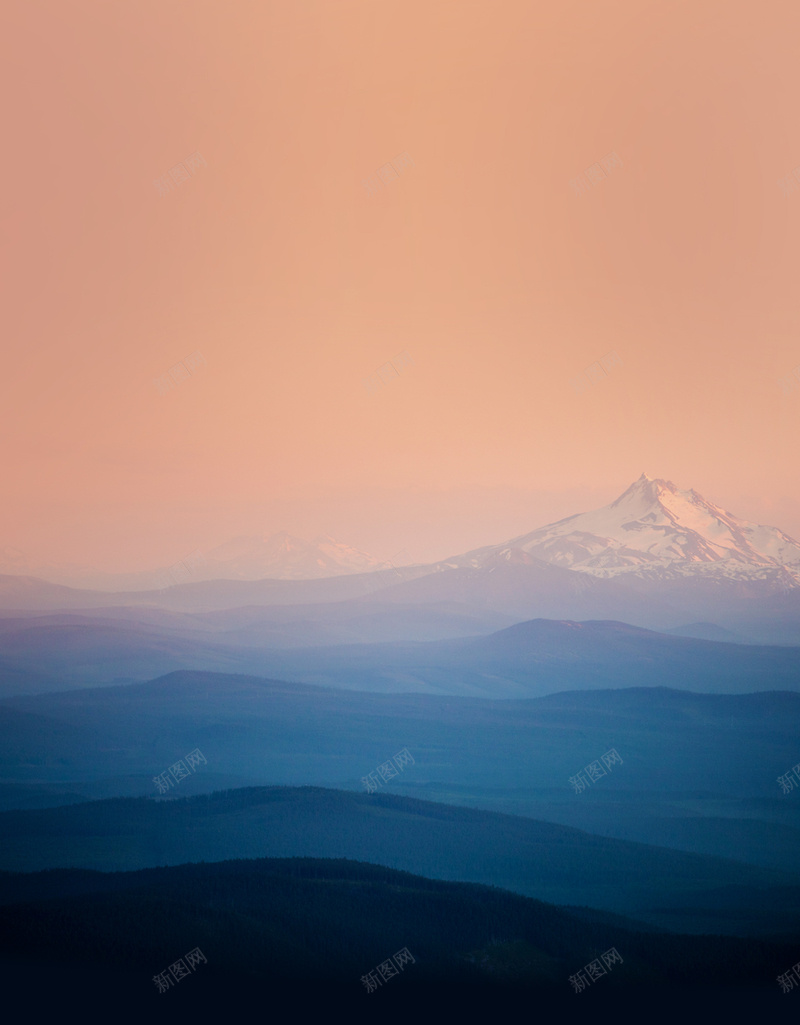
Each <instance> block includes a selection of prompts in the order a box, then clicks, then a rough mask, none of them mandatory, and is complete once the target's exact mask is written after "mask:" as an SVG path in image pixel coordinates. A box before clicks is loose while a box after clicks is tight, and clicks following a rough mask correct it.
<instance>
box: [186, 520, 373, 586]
mask: <svg viewBox="0 0 800 1025" xmlns="http://www.w3.org/2000/svg"><path fill="white" fill-rule="evenodd" d="M387 566H388V564H387V563H384V562H380V561H379V560H378V559H376V558H374V557H373V556H372V555H368V554H367V553H366V552H362V551H360V550H359V549H357V548H353V547H351V546H350V545H347V544H343V543H342V542H341V541H337V540H336V539H335V538H332V537H331V536H330V535H329V534H323V535H322V536H321V537H318V538H315V539H314V540H313V541H304V540H303V539H302V538H299V537H294V536H293V535H291V534H288V533H287V532H286V531H281V532H280V533H278V534H272V535H270V536H269V537H258V536H255V537H237V538H233V539H232V540H231V541H227V542H225V543H224V544H222V545H219V546H218V547H217V548H212V549H211V551H209V552H206V553H205V564H204V565H203V567H202V570H201V571H200V572H198V573H197V577H198V578H205V579H212V578H213V579H218V580H261V579H264V578H266V577H270V578H272V579H275V580H311V579H316V578H319V577H332V576H342V575H345V574H348V573H368V572H369V571H370V570H378V569H386V568H387Z"/></svg>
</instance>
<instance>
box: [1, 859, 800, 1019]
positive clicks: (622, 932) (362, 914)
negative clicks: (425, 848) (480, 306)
mask: <svg viewBox="0 0 800 1025" xmlns="http://www.w3.org/2000/svg"><path fill="white" fill-rule="evenodd" d="M0 902H2V903H1V904H0V959H1V960H0V965H1V966H2V968H3V969H5V971H6V972H7V973H8V974H9V977H10V976H11V975H12V973H13V977H14V981H15V983H16V985H17V986H24V987H25V988H26V1001H25V1006H26V1009H27V1014H28V1015H30V1014H31V1012H34V1015H33V1016H34V1019H35V1020H39V1019H40V1018H43V1017H44V1015H45V1013H46V1012H49V1013H52V1012H55V1011H57V1010H58V1009H60V1008H62V1007H63V1006H64V1005H65V1004H66V1003H72V1001H73V1000H75V999H76V998H77V999H79V1000H80V1008H81V1014H82V1016H83V1017H84V1020H92V1021H94V1020H100V1019H99V1014H100V1013H102V1014H104V1016H107V1017H113V1018H114V1020H123V1021H132V1020H135V1018H134V1015H137V1014H138V1015H141V1014H142V1013H144V1014H146V1015H147V1017H148V1019H149V1020H152V1019H153V1018H155V1020H158V1021H161V1020H167V1018H169V1020H172V1021H174V1020H175V1019H176V1016H177V1018H178V1020H181V1019H182V1018H183V1016H184V1015H186V1014H188V1013H189V1012H190V1011H191V1012H194V1013H197V1012H198V1011H201V1012H202V1014H203V1018H202V1019H201V1020H207V1019H208V1015H209V1012H210V1011H211V1010H212V1009H213V1010H223V1009H225V1008H226V1007H227V1010H228V1014H227V1016H226V1019H225V1020H230V1006H231V1003H232V1002H233V1003H234V1005H236V1006H238V1007H239V1008H241V1010H242V1011H244V1010H245V1008H247V1007H248V1004H249V1001H251V1000H253V999H255V1000H260V1001H261V1002H262V1003H263V1002H264V1001H269V1002H270V1003H272V1002H273V1001H274V1000H275V998H276V997H277V998H279V999H282V1000H287V999H291V1001H292V1003H291V1007H292V1009H293V1013H294V1014H296V1015H297V1016H299V1019H300V1020H301V1021H303V1020H308V1018H309V1012H310V1011H311V1009H314V1010H318V1009H319V1010H321V1009H323V1008H324V1010H325V1012H326V1015H327V1017H330V1016H331V1014H333V1017H334V1018H335V1019H338V1018H339V1017H340V1015H341V1014H343V1013H346V1014H347V1016H348V1018H350V1017H351V1016H352V1015H356V1016H357V1020H359V1021H361V1020H364V1021H366V1020H367V1016H368V1015H369V1018H370V1020H375V1016H376V1015H377V1016H378V1017H379V1018H380V1019H381V1020H391V1021H396V1020H400V1019H399V1018H397V1017H395V1016H394V1014H395V1012H396V1011H397V1010H399V1009H400V1008H402V1009H403V1010H404V1011H405V1012H406V1014H408V1013H409V1012H410V1011H411V1009H413V1008H416V1010H417V1012H418V1013H424V1015H425V1017H426V1019H427V1018H428V1017H429V1016H430V1015H431V1014H433V1013H435V1012H437V1009H438V1010H445V1008H446V1009H447V1010H448V1011H449V1013H450V1014H453V1013H454V1011H458V1012H460V1015H459V1016H460V1020H466V1021H475V1020H481V1019H478V1018H476V1017H475V1015H476V1012H478V1011H479V1010H481V1011H482V1013H484V1014H485V1013H487V1012H488V1010H489V1008H491V1007H493V1008H494V1011H495V1014H496V1012H497V1002H498V1001H508V1000H509V999H514V1000H515V1001H519V1000H522V999H525V1000H526V1001H527V1002H531V1001H535V1006H536V1008H537V1011H538V1012H539V1013H541V1012H542V1011H545V1012H547V1013H548V1014H549V1016H550V1017H554V1016H556V1015H557V1017H558V1020H564V1019H565V1016H566V1020H568V1021H573V1020H574V1021H577V1020H579V1019H578V1017H576V1015H580V1014H582V1015H583V1016H585V1014H586V1009H585V1008H584V1007H581V1008H577V1005H576V1004H575V1000H576V999H579V998H580V999H583V1000H590V1001H591V1008H592V1011H593V1012H594V1013H602V1011H601V1009H603V1010H605V1011H610V1010H611V1009H613V1008H617V1009H619V1008H620V1007H623V1006H634V1005H635V1004H637V1003H639V1004H640V1003H641V1001H642V999H644V998H645V997H646V999H647V1000H648V1001H649V1002H650V1003H655V1004H657V1005H658V1006H660V1007H664V1006H665V1001H678V1000H680V1001H682V1002H686V1001H687V1000H691V1001H692V1006H693V1008H694V1009H695V1010H697V1009H698V1007H700V1006H701V1005H702V1004H704V1003H705V1002H708V1003H713V1004H714V1006H715V1009H716V1010H717V1011H719V1010H720V1008H721V1007H725V1008H728V1007H732V1006H733V1005H734V1004H735V1005H736V1006H737V1007H738V1008H739V1010H742V1008H743V1007H744V1006H745V1004H746V1003H747V1004H749V1005H750V1006H758V1007H759V1008H760V1009H761V1010H762V1013H763V1014H764V1015H766V1016H767V1018H769V1019H770V1020H777V1019H776V1018H775V1017H773V1015H774V1014H775V1013H776V1011H777V1013H780V1012H781V1008H782V1007H783V1006H784V1005H783V1004H782V1003H781V1000H782V999H783V997H782V996H781V994H780V991H779V988H778V986H777V985H776V983H775V981H774V980H775V976H776V975H777V974H778V973H779V972H781V971H782V970H783V967H784V966H788V965H789V964H791V959H792V957H793V956H794V954H795V948H794V947H793V946H791V945H788V944H779V943H766V942H759V941H755V940H746V941H744V940H737V939H733V938H713V937H706V936H702V937H687V936H674V935H658V934H648V933H642V932H638V931H635V929H631V928H630V926H628V925H627V924H626V923H624V922H621V921H618V920H613V919H604V918H603V916H602V915H593V914H585V913H583V912H581V911H578V910H574V911H569V910H565V909H562V908H558V907H553V906H552V905H549V904H546V903H541V902H539V901H535V900H530V899H528V898H524V897H519V896H516V895H514V894H510V893H507V892H504V891H502V890H496V889H488V888H485V887H480V886H471V885H466V884H457V883H442V882H434V881H431V880H427V879H422V878H419V877H416V876H413V875H408V874H406V873H401V872H394V871H390V870H388V869H386V868H382V867H378V866H374V865H368V864H362V863H358V862H353V861H319V860H306V859H299V860H294V859H293V860H291V861H285V860H277V861H272V860H257V861H227V862H222V863H217V864H206V865H182V866H179V867H175V868H160V869H152V870H149V871H144V872H135V873H124V874H119V875H100V874H93V873H85V872H59V873H45V874H42V875H37V876H28V877H25V878H22V879H20V878H18V877H14V876H6V875H0ZM612 950H613V951H614V952H615V955H616V957H615V958H613V959H612V960H610V961H609V962H608V967H607V970H606V971H605V973H604V974H603V975H602V976H601V977H599V978H596V980H595V982H594V983H590V984H588V985H587V986H586V988H585V989H584V991H583V992H582V993H576V992H575V991H574V989H573V987H572V985H571V984H570V982H569V979H570V976H574V975H576V974H577V973H578V972H579V971H580V970H581V969H582V968H583V966H584V965H586V964H588V963H589V962H592V961H594V960H595V959H597V958H600V957H601V955H602V954H604V953H607V954H610V952H611V951H612ZM192 951H194V952H197V951H199V956H198V955H197V953H195V957H194V960H193V963H192V969H189V967H188V966H187V972H186V976H185V977H183V978H181V979H180V981H178V982H172V984H171V985H170V987H169V988H168V989H166V991H165V992H163V993H160V994H159V993H158V991H157V989H156V986H155V983H154V981H153V978H154V976H157V975H160V974H161V973H162V972H166V971H167V969H168V968H169V966H170V965H174V964H175V962H177V961H178V959H180V958H185V955H186V954H187V953H189V952H192ZM400 951H406V952H407V955H408V956H405V955H402V959H398V960H399V964H400V968H399V969H396V970H395V975H394V976H393V977H387V978H386V980H385V981H384V982H382V984H381V985H380V986H378V987H377V988H376V990H375V991H374V992H371V993H368V992H367V990H366V987H365V986H364V984H363V983H362V982H361V979H362V977H364V976H366V975H367V974H368V973H370V972H372V971H375V970H376V969H377V966H378V965H381V964H383V963H384V962H386V961H387V960H388V959H390V958H392V957H393V955H395V954H397V953H398V952H400ZM201 958H202V960H201ZM412 959H413V960H412ZM184 963H186V962H185V961H184ZM602 964H603V962H602V961H601V966H602ZM34 965H35V966H36V967H35V969H34V967H33V966H34ZM776 966H777V967H776ZM387 974H388V970H387ZM36 978H38V979H39V980H40V983H41V980H42V979H43V978H46V979H47V980H48V985H46V986H44V985H41V984H40V985H38V986H36V985H34V986H30V988H28V987H27V986H26V983H28V984H30V982H33V981H35V980H36ZM89 982H91V983H92V984H91V985H88V986H87V983H89ZM243 1001H244V1003H242V1002H243ZM277 1006H280V1004H278V1005H277ZM512 1006H513V1005H512ZM517 1006H519V1005H517ZM345 1008H346V1011H345ZM423 1009H424V1011H423ZM37 1012H38V1013H37ZM465 1014H467V1015H468V1017H464V1015H465ZM650 1017H651V1020H656V1018H655V1015H652V1016H650ZM405 1020H407V1018H406V1019H405Z"/></svg>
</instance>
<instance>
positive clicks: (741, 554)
mask: <svg viewBox="0 0 800 1025" xmlns="http://www.w3.org/2000/svg"><path fill="white" fill-rule="evenodd" d="M498 557H501V558H504V559H506V560H507V561H509V562H520V561H529V560H530V561H535V560H538V561H540V562H547V563H550V564H551V565H553V566H560V567H562V568H564V569H571V570H577V571H578V572H581V573H589V574H591V575H593V576H597V577H613V576H619V575H621V574H626V573H634V574H637V575H639V576H644V577H647V578H650V579H654V578H659V577H674V576H706V577H707V576H712V577H725V578H728V579H747V580H770V579H771V580H774V581H775V582H776V583H779V582H780V583H783V584H784V585H785V586H787V587H794V586H798V585H800V544H798V542H797V541H795V540H794V539H793V538H791V537H789V536H788V535H787V534H784V533H783V531H781V530H778V529H777V528H776V527H765V526H760V525H758V524H753V523H748V522H747V521H746V520H742V519H739V518H738V517H737V516H734V515H733V514H732V513H729V512H726V511H725V510H724V509H721V508H720V507H719V506H716V505H714V504H713V502H709V501H708V499H706V498H703V496H702V495H700V494H698V493H697V492H696V491H694V490H689V491H683V490H681V489H680V488H678V487H677V486H676V485H675V484H673V483H672V481H668V480H661V479H658V478H652V477H648V476H647V474H644V473H643V474H642V475H641V477H640V478H639V479H638V480H637V481H634V483H633V484H631V486H630V487H629V488H628V489H627V490H626V491H623V493H622V494H621V495H620V496H619V498H617V499H616V500H615V501H613V502H612V503H611V504H610V505H607V506H604V507H603V508H602V509H597V510H595V511H594V512H587V513H578V514H577V515H575V516H568V517H567V518H566V519H563V520H559V521H558V522H557V523H551V524H550V525H548V526H546V527H541V528H539V529H538V530H534V531H532V532H531V533H530V534H523V535H521V536H520V537H516V538H513V539H512V540H511V541H508V542H507V543H506V544H504V545H492V546H490V547H488V548H479V549H476V550H475V551H472V552H468V553H467V554H466V555H464V556H461V557H460V558H459V559H455V560H453V559H450V560H448V563H449V564H453V563H454V562H455V563H457V564H458V565H460V566H474V567H481V566H485V565H487V563H490V562H494V561H496V560H497V559H498Z"/></svg>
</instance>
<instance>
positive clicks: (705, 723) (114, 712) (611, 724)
mask: <svg viewBox="0 0 800 1025" xmlns="http://www.w3.org/2000/svg"><path fill="white" fill-rule="evenodd" d="M798 737H800V695H797V694H788V693H772V694H770V693H766V694H752V695H730V696H724V695H704V694H691V693H687V692H680V691H674V690H667V689H652V690H646V689H634V688H632V689H623V690H612V691H584V692H574V693H565V694H554V695H550V696H548V697H545V698H537V699H534V700H525V701H513V700H511V701H486V700H479V699H473V698H450V697H448V698H444V697H431V696H428V695H421V694H402V695H383V694H362V693H358V692H355V691H342V690H339V691H335V690H325V689H323V688H319V687H312V686H306V685H303V684H291V683H286V682H281V681H275V680H273V681H269V680H263V679H256V678H252V677H242V676H225V675H221V674H214V673H188V672H184V673H174V674H171V675H169V676H167V677H164V678H163V679H160V680H154V681H152V682H150V683H147V684H134V685H131V686H125V687H110V688H101V689H94V690H87V691H81V692H78V691H76V692H72V693H65V694H53V695H45V696H41V697H36V698H15V699H12V700H9V701H6V702H2V703H0V801H2V805H1V806H2V807H4V808H24V807H28V808H31V807H37V806H38V807H42V806H47V805H54V804H58V803H63V802H74V801H79V800H87V799H90V798H100V797H112V796H121V795H154V794H156V793H157V791H156V787H155V785H154V783H153V777H155V776H158V775H159V774H161V773H163V772H165V771H166V770H167V769H168V768H169V766H170V765H173V764H174V763H176V762H177V761H178V760H179V759H182V758H184V757H185V755H186V754H187V753H188V752H190V751H194V750H195V749H196V748H199V749H200V750H201V751H202V753H203V755H204V757H205V759H206V763H205V764H201V765H199V767H198V768H197V771H196V772H194V773H192V774H190V775H189V776H188V777H186V778H184V779H182V780H181V781H180V783H178V784H177V787H176V788H174V789H173V790H171V791H170V793H172V794H174V795H175V796H189V795H191V794H196V793H200V792H209V791H212V790H220V789H225V788H233V787H241V786H251V785H265V784H269V785H285V786H302V785H315V786H327V787H336V788H340V789H341V788H350V789H354V790H360V791H362V792H363V790H364V784H363V783H362V777H366V776H367V775H368V773H370V772H375V770H376V767H377V766H379V765H382V764H384V763H385V762H387V760H390V759H391V758H392V757H393V756H394V755H395V754H396V753H397V752H398V751H400V750H401V749H403V748H408V750H409V752H410V754H411V756H412V758H413V759H414V762H413V764H409V765H407V766H406V767H405V768H404V770H403V771H402V772H401V773H398V774H397V775H396V776H395V777H394V778H392V779H389V780H387V781H383V782H382V788H381V792H384V791H386V790H391V791H393V792H395V793H405V794H407V795H413V796H416V797H420V798H426V799H429V800H436V801H441V802H443V803H447V804H461V805H469V806H471V807H474V808H483V809H492V810H495V811H501V812H506V813H510V814H521V815H526V816H529V817H531V818H535V819H540V820H549V821H553V822H559V823H562V824H564V825H570V826H573V827H576V828H579V829H583V830H587V831H589V832H592V833H599V834H603V835H605V836H613V837H618V838H620V839H626V840H636V841H639V842H642V843H650V844H655V845H658V846H667V847H673V848H677V849H682V850H686V851H693V852H696V853H700V854H708V855H714V856H720V857H735V858H736V859H737V860H741V861H747V862H751V863H753V864H758V865H762V866H764V867H771V868H776V869H783V870H786V871H792V872H793V871H795V870H796V869H797V868H798V867H800V801H798V800H796V798H798V797H800V791H794V792H792V793H788V794H782V793H781V790H780V787H779V786H778V785H777V782H776V778H777V777H778V776H779V775H782V774H783V773H785V772H787V771H789V770H790V769H791V767H792V766H793V765H796V764H798V762H800V747H799V746H798ZM612 748H613V749H615V750H616V751H617V752H618V754H619V756H620V758H621V759H622V764H621V765H619V764H617V765H614V766H613V768H612V769H611V771H610V772H608V773H607V774H606V775H605V776H603V777H602V778H600V779H598V780H596V781H595V782H594V783H593V784H591V785H590V786H587V787H586V788H585V789H584V790H583V791H582V792H580V793H575V791H574V788H573V787H572V786H571V785H570V783H569V779H570V777H574V776H576V775H577V774H578V773H580V772H581V771H582V770H583V769H584V767H585V766H586V765H588V764H589V763H591V762H593V761H595V760H598V759H601V757H602V755H603V754H605V753H606V752H608V751H609V750H610V749H612Z"/></svg>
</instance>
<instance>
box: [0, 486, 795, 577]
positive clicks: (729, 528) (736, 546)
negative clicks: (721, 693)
mask: <svg viewBox="0 0 800 1025" xmlns="http://www.w3.org/2000/svg"><path fill="white" fill-rule="evenodd" d="M535 563H547V564H549V565H551V566H554V567H558V568H561V569H566V570H570V571H576V572H579V573H582V574H586V575H591V576H594V577H600V578H609V577H620V576H625V575H632V576H635V577H638V578H641V579H644V580H665V579H670V580H672V579H675V578H678V577H687V576H691V577H697V578H700V579H709V578H711V579H727V580H747V581H765V582H769V583H771V584H772V585H773V586H775V587H777V588H779V589H784V590H791V589H793V588H800V543H798V542H797V541H795V540H794V539H793V538H791V537H789V535H788V534H785V533H783V531H781V530H778V529H777V528H776V527H767V526H762V525H759V524H754V523H749V522H748V521H746V520H743V519H740V518H739V517H737V516H734V515H733V514H732V513H729V512H726V511H725V510H724V509H721V508H720V507H719V506H717V505H714V503H713V502H710V501H708V499H706V498H704V497H703V496H702V495H700V494H698V492H696V491H694V490H689V491H685V490H681V489H680V488H678V487H677V486H676V485H675V484H673V483H672V482H671V481H668V480H661V479H658V478H651V477H648V476H647V475H646V474H644V473H643V474H642V475H641V477H640V478H639V479H638V480H637V481H634V483H633V484H631V486H630V487H629V488H628V489H627V490H626V491H624V492H623V493H622V494H621V495H620V496H619V498H617V499H615V501H613V502H612V503H611V504H610V505H607V506H604V507H603V508H602V509H596V510H594V511H593V512H585V513H578V514H576V515H574V516H568V517H567V518H566V519H563V520H559V521H558V522H557V523H551V524H549V525H547V526H544V527H540V528H538V529H536V530H533V531H531V532H530V533H527V534H522V535H520V536H518V537H515V538H512V539H511V540H509V541H505V542H503V543H502V544H495V545H487V546H484V547H482V548H476V549H473V550H472V551H469V552H466V553H463V554H460V555H454V556H451V557H449V558H447V559H443V560H440V561H438V562H435V563H431V564H427V565H418V566H414V567H413V568H412V569H413V573H412V576H414V577H417V576H424V575H427V574H430V573H441V572H444V571H446V570H454V569H492V568H494V567H495V566H497V565H501V564H517V565H533V564H535ZM393 568H394V565H393V563H392V562H382V561H381V560H379V559H377V558H375V557H374V556H373V555H370V554H368V553H367V552H364V551H361V550H360V549H358V548H354V547H353V546H352V545H348V544H345V543H344V542H342V541H338V540H337V539H336V538H333V537H331V536H330V535H329V534H323V535H322V536H320V537H317V538H315V539H314V540H313V541H306V540H303V539H302V538H299V537H295V536H294V535H292V534H289V533H287V532H286V531H281V532H279V533H277V534H272V535H268V536H263V535H254V536H240V537H236V538H233V539H231V540H229V541H226V542H225V543H224V544H221V545H218V546H217V547H215V548H212V549H210V550H209V551H207V552H205V553H203V554H202V555H201V554H200V553H199V552H195V553H193V555H192V556H189V557H186V558H184V559H182V560H177V561H176V562H175V563H174V564H173V565H172V566H169V567H164V568H162V569H161V570H156V571H153V572H142V573H133V574H131V573H128V574H119V573H117V574H108V573H106V574H101V573H89V572H88V571H87V572H84V573H83V574H78V576H76V572H77V571H76V569H75V567H64V568H62V569H60V570H59V569H58V568H57V567H44V566H42V567H39V568H38V569H37V568H36V566H35V564H34V563H33V562H32V561H31V560H30V558H28V557H27V556H25V554H24V553H22V552H20V551H19V550H17V549H13V548H9V547H6V548H5V549H2V550H0V572H5V573H7V574H15V575H21V574H25V575H28V576H34V577H39V578H43V579H46V580H48V581H51V582H53V583H59V584H71V585H75V584H76V583H77V584H78V586H87V587H98V588H101V589H103V590H112V589H113V590H125V589H128V588H130V589H132V590H139V591H141V590H146V589H150V588H153V587H155V588H158V589H163V588H165V587H169V586H172V585H174V584H179V583H184V582H188V581H190V580H192V581H199V580H251V581H255V580H264V579H270V580H320V579H326V578H330V577H339V576H347V575H352V574H362V573H372V572H376V571H380V570H392V569H393ZM405 569H406V572H405V573H404V574H403V579H408V572H407V571H408V569H409V567H406V568H405ZM79 578H80V579H79Z"/></svg>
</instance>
